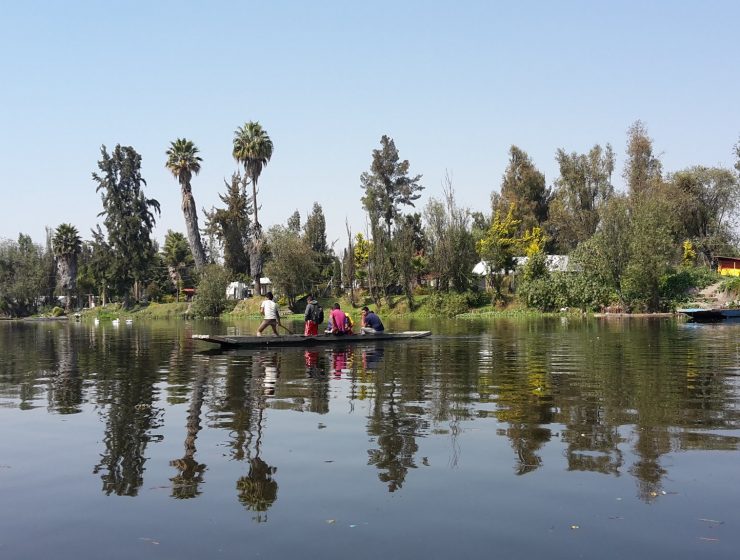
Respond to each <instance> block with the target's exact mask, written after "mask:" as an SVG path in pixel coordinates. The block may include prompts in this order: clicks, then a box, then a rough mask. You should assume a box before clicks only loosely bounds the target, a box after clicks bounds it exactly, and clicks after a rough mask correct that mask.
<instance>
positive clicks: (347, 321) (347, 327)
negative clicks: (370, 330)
mask: <svg viewBox="0 0 740 560" xmlns="http://www.w3.org/2000/svg"><path fill="white" fill-rule="evenodd" d="M354 328H355V322H354V321H353V320H352V317H350V316H349V313H345V314H344V334H354V333H353V332H352V329H354Z"/></svg>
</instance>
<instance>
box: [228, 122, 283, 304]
mask: <svg viewBox="0 0 740 560" xmlns="http://www.w3.org/2000/svg"><path fill="white" fill-rule="evenodd" d="M272 151H273V145H272V140H271V139H270V137H269V136H268V135H267V132H266V131H265V130H264V129H263V128H262V125H260V124H259V123H258V122H254V121H249V122H247V123H245V124H244V126H240V127H239V128H237V129H236V131H235V132H234V149H233V152H232V154H233V156H234V159H235V160H236V161H237V162H239V163H241V164H242V165H244V172H245V174H246V176H247V178H248V179H249V180H250V181H251V182H252V212H253V214H254V219H253V220H252V229H253V233H252V238H251V250H250V252H249V253H250V266H251V268H252V270H251V272H252V278H253V279H254V283H255V284H254V285H255V286H256V288H257V290H258V291H259V287H260V282H259V280H260V274H261V273H262V244H263V240H262V226H261V225H260V222H259V218H258V210H259V205H258V204H257V193H258V189H257V181H258V180H259V177H260V175H261V174H262V169H263V168H264V166H265V165H267V162H268V161H270V159H271V158H272Z"/></svg>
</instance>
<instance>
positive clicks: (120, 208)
mask: <svg viewBox="0 0 740 560" xmlns="http://www.w3.org/2000/svg"><path fill="white" fill-rule="evenodd" d="M100 152H101V156H102V157H101V160H100V161H99V162H98V168H99V170H100V174H98V173H97V172H96V173H93V174H92V177H93V180H94V181H95V182H96V183H97V185H98V186H97V187H96V189H95V191H96V192H100V193H101V199H102V202H103V212H101V213H100V215H101V216H105V219H104V221H103V223H104V224H105V227H106V229H107V230H108V242H109V244H110V246H111V249H112V250H113V259H114V269H115V274H114V275H113V277H114V278H115V279H116V280H117V282H118V288H119V290H121V291H122V292H123V294H124V303H127V299H128V295H129V293H128V292H129V289H130V288H131V287H134V298H135V299H138V297H139V289H138V287H139V283H140V281H141V280H142V279H143V275H144V273H145V272H146V270H147V268H148V266H149V263H150V262H151V260H152V258H153V256H154V253H155V247H154V243H153V242H152V238H151V233H152V230H153V229H154V224H155V222H156V218H155V215H154V214H155V213H156V214H159V213H160V207H159V202H157V201H156V200H154V199H150V198H146V196H145V195H144V191H143V189H142V185H146V181H145V180H144V179H143V177H142V176H141V156H140V155H139V154H138V153H136V150H134V149H133V148H132V147H130V146H121V145H120V144H119V145H117V146H116V147H115V149H114V150H113V152H112V153H111V154H108V151H107V150H106V148H105V146H102V147H101V148H100Z"/></svg>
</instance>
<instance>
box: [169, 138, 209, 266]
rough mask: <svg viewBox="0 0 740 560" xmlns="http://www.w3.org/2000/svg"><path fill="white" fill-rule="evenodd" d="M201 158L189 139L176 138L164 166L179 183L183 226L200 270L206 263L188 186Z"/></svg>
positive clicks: (171, 144) (198, 169) (198, 167)
mask: <svg viewBox="0 0 740 560" xmlns="http://www.w3.org/2000/svg"><path fill="white" fill-rule="evenodd" d="M201 161H203V159H202V158H201V157H200V156H198V148H197V146H196V145H195V144H193V142H192V141H191V140H186V139H185V138H178V139H177V140H175V141H174V142H170V148H169V149H168V150H167V163H165V166H166V167H167V169H169V170H170V171H171V172H172V175H174V176H175V177H176V178H177V180H178V182H179V183H180V191H181V193H182V213H183V214H184V215H185V226H186V227H187V230H188V242H189V244H190V250H191V251H192V253H193V259H195V267H196V268H197V269H198V270H200V269H202V268H203V267H204V266H205V264H206V254H205V251H204V250H203V243H202V242H201V240H200V231H199V230H198V214H197V212H196V209H195V199H194V198H193V192H192V189H191V188H190V180H191V179H192V177H193V174H195V175H197V174H198V173H199V172H200V162H201Z"/></svg>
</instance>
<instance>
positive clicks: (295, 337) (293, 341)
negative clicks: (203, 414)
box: [191, 331, 432, 348]
mask: <svg viewBox="0 0 740 560" xmlns="http://www.w3.org/2000/svg"><path fill="white" fill-rule="evenodd" d="M431 334H432V331H403V332H394V333H392V332H383V333H375V334H353V335H341V336H337V335H333V334H321V335H318V336H304V335H302V334H288V335H285V336H255V335H218V334H213V335H212V334H194V335H192V337H191V338H193V339H194V340H202V341H203V342H210V343H212V344H219V345H221V347H223V348H268V347H275V346H319V345H322V344H323V345H326V344H338V343H341V344H353V343H362V342H376V341H378V340H408V339H412V338H424V337H427V336H429V335H431Z"/></svg>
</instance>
